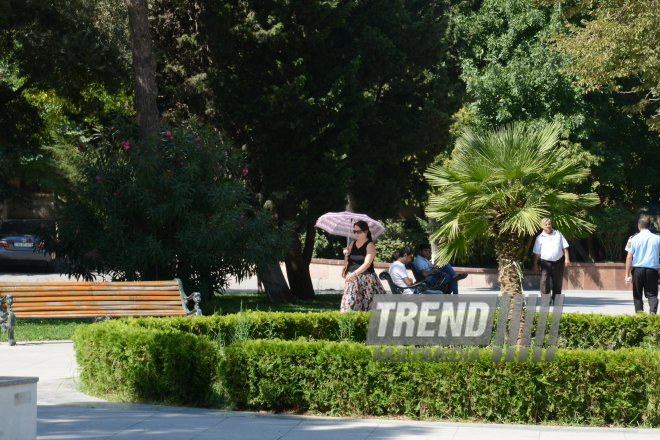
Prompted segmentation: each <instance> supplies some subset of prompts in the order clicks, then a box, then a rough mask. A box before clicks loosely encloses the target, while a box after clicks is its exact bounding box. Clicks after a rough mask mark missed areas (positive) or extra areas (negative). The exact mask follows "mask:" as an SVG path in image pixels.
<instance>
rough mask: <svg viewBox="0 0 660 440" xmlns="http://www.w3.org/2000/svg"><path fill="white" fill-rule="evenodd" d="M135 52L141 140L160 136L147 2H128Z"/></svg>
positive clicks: (137, 0) (135, 0)
mask: <svg viewBox="0 0 660 440" xmlns="http://www.w3.org/2000/svg"><path fill="white" fill-rule="evenodd" d="M126 6H127V7H128V22H129V27H130V31H131V49H132V52H133V88H134V90H135V110H136V113H137V122H138V139H140V140H142V139H144V138H145V137H147V136H148V135H150V134H154V133H156V127H157V125H158V116H159V114H158V106H157V105H156V98H157V96H158V89H157V88H156V72H155V69H156V61H155V60H154V57H153V53H152V49H151V33H150V31H149V7H148V4H147V0H126Z"/></svg>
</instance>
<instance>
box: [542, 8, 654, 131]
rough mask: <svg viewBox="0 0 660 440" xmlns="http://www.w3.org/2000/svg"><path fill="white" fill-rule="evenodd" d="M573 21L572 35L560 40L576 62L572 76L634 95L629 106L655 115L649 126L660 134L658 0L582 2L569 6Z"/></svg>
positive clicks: (597, 86)
mask: <svg viewBox="0 0 660 440" xmlns="http://www.w3.org/2000/svg"><path fill="white" fill-rule="evenodd" d="M543 3H549V4H562V6H563V11H564V13H565V14H566V17H567V18H569V19H571V21H572V24H569V26H568V29H567V31H566V32H563V33H559V34H558V35H556V36H555V39H554V42H555V44H556V46H557V48H558V49H559V50H560V51H561V52H562V53H564V54H567V55H569V56H570V57H571V59H572V62H571V64H570V65H569V66H568V67H567V69H566V70H567V71H569V72H571V73H573V74H574V75H576V77H577V78H578V84H580V85H582V86H584V87H586V88H587V89H588V90H599V89H601V88H602V87H603V86H606V87H607V88H608V89H609V90H611V91H615V92H621V93H625V94H632V95H633V98H632V99H630V100H629V101H628V104H627V105H626V106H625V109H626V110H627V111H630V112H632V113H637V112H640V111H641V110H647V111H648V110H651V111H653V112H654V115H653V117H652V118H651V119H650V120H649V125H650V126H651V128H652V129H654V130H660V118H658V114H659V113H658V106H657V104H656V101H657V99H658V96H659V95H660V87H659V86H658V84H659V83H660V68H659V67H658V63H657V53H656V45H655V43H654V42H655V41H657V40H658V38H660V26H659V25H660V21H659V18H658V14H657V11H658V8H660V2H658V1H657V0H647V1H635V2H631V1H625V0H606V1H599V2H597V3H594V2H593V1H591V0H578V1H576V2H570V3H568V4H566V5H563V3H564V2H561V3H560V2H559V1H557V0H545V1H544V2H543Z"/></svg>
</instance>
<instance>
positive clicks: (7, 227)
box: [0, 221, 32, 236]
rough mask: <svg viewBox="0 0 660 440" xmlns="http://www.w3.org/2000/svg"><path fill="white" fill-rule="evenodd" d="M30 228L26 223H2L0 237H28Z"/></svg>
mask: <svg viewBox="0 0 660 440" xmlns="http://www.w3.org/2000/svg"><path fill="white" fill-rule="evenodd" d="M31 232H32V226H31V225H30V223H28V222H15V221H14V222H2V224H0V235H3V236H7V235H30V234H31Z"/></svg>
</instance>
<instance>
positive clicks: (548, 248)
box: [532, 229, 568, 261]
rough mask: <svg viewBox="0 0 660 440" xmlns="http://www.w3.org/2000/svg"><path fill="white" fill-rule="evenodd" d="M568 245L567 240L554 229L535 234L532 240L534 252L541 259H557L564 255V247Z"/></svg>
mask: <svg viewBox="0 0 660 440" xmlns="http://www.w3.org/2000/svg"><path fill="white" fill-rule="evenodd" d="M567 247H568V242H567V241H566V239H565V238H564V236H563V235H562V234H561V232H559V231H558V230H556V229H553V230H552V233H551V234H549V235H548V234H546V233H545V231H543V232H541V233H540V234H539V235H537V236H536V241H535V242H534V250H533V251H532V252H534V253H535V254H537V255H540V256H541V260H546V261H557V260H559V259H560V258H561V257H563V256H564V249H565V248H567Z"/></svg>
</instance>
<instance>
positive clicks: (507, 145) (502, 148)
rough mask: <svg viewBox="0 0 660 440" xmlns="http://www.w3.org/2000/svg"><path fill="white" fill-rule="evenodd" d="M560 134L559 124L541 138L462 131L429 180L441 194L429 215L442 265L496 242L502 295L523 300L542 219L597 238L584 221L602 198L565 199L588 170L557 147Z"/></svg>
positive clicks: (506, 131) (519, 126)
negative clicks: (526, 267) (486, 241)
mask: <svg viewBox="0 0 660 440" xmlns="http://www.w3.org/2000/svg"><path fill="white" fill-rule="evenodd" d="M560 131H561V126H560V125H559V124H557V123H554V124H549V125H547V126H546V127H544V128H543V129H540V130H535V129H533V128H530V127H529V126H525V124H523V123H514V124H511V125H508V126H506V127H504V128H501V129H499V130H477V131H474V130H471V129H467V130H465V132H464V133H463V135H462V136H461V137H459V138H458V140H457V141H456V147H455V148H454V151H453V152H452V156H451V160H450V161H448V162H446V164H445V165H444V166H433V167H431V168H430V169H429V171H428V173H427V178H428V179H429V182H431V185H433V187H435V189H436V190H437V193H436V194H435V195H434V196H433V197H432V198H431V202H430V204H429V207H428V208H427V214H428V215H429V216H430V217H431V218H435V219H437V220H438V222H439V223H440V225H441V226H440V228H439V229H438V230H437V231H436V232H435V233H434V234H433V235H432V238H433V239H434V240H437V241H438V242H439V249H438V254H437V257H436V259H437V262H439V263H443V262H447V261H449V260H450V259H452V258H454V257H460V256H465V255H467V253H468V250H469V248H470V246H471V245H472V244H473V243H474V242H476V241H478V240H479V239H483V238H488V237H493V238H494V240H495V253H496V256H497V265H498V271H499V282H500V289H501V291H502V292H503V293H511V294H519V293H522V284H521V264H522V263H523V261H524V258H525V254H526V252H527V247H528V244H527V237H529V236H531V235H532V234H534V233H536V232H537V231H538V228H539V225H540V223H541V219H542V218H543V217H551V218H552V221H553V224H554V225H555V226H556V227H557V229H559V230H561V231H562V233H563V234H565V235H566V236H568V237H571V236H575V235H579V234H584V233H586V232H590V231H592V230H593V225H592V224H591V223H589V222H587V221H585V220H583V219H582V218H581V217H580V215H579V213H580V211H582V210H584V209H585V208H588V207H590V206H593V205H595V204H596V203H598V197H597V196H596V194H593V193H589V194H575V193H571V192H568V191H567V188H569V187H571V186H574V185H575V184H577V183H579V182H581V181H582V180H584V179H585V178H586V177H587V174H588V173H589V170H588V169H587V168H584V167H582V166H580V164H579V162H577V161H576V160H575V158H574V157H572V156H571V154H570V153H569V151H568V150H566V149H565V148H562V147H561V146H559V145H558V141H559V133H560Z"/></svg>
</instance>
